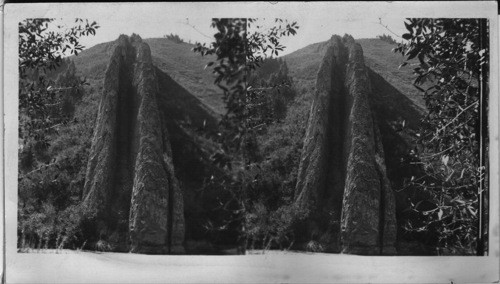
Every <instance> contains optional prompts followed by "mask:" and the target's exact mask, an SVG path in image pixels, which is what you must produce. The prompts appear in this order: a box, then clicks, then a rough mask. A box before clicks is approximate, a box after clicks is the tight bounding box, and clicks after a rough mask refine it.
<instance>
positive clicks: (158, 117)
mask: <svg viewBox="0 0 500 284" xmlns="http://www.w3.org/2000/svg"><path fill="white" fill-rule="evenodd" d="M158 96H159V89H158V79H157V75H156V69H155V67H154V66H153V64H152V61H151V51H150V48H149V46H148V45H147V44H146V43H144V42H142V39H141V38H140V37H139V36H137V35H132V36H131V37H130V38H129V37H127V36H125V35H121V36H120V37H119V38H118V40H117V44H116V45H115V49H114V51H113V54H112V56H111V59H110V63H109V65H108V68H107V70H106V75H105V79H104V90H103V94H102V97H101V101H100V104H99V110H98V116H97V120H96V127H95V130H94V136H93V138H92V146H91V150H90V156H89V162H88V166H87V173H86V179H85V186H84V196H85V203H86V204H87V205H88V206H89V207H90V208H91V209H94V210H95V212H96V214H97V216H96V220H97V222H96V226H97V232H96V234H97V235H98V236H97V237H98V238H99V239H102V240H106V241H107V242H108V243H110V244H111V245H112V246H113V247H114V250H116V251H131V252H138V253H183V252H184V248H183V242H184V225H185V224H184V204H183V194H182V191H181V189H180V188H179V184H178V181H177V179H176V177H175V175H174V166H173V162H172V151H171V146H170V141H169V135H168V131H167V127H166V122H165V114H164V113H163V112H162V110H161V108H160V107H159V97H158Z"/></svg>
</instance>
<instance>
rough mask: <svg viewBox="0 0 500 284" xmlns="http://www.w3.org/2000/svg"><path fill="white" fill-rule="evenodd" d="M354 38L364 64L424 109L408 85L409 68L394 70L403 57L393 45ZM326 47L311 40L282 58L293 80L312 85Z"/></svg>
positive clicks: (375, 40)
mask: <svg viewBox="0 0 500 284" xmlns="http://www.w3.org/2000/svg"><path fill="white" fill-rule="evenodd" d="M356 41H357V42H358V43H359V44H361V47H362V48H363V54H364V56H365V62H366V66H367V67H369V68H370V69H371V70H373V71H375V72H376V73H378V74H379V75H380V76H382V77H383V78H384V79H385V80H386V81H387V82H389V83H390V84H391V85H393V86H394V87H395V88H396V89H397V90H398V91H399V92H401V93H402V94H403V95H405V96H406V97H407V98H409V99H410V100H411V101H412V102H413V103H414V104H415V105H416V106H418V107H419V108H424V102H423V98H422V95H421V94H420V93H419V91H418V90H417V89H416V88H415V87H413V86H412V82H413V80H412V77H413V76H412V74H411V69H410V68H409V67H403V68H401V69H398V66H399V65H400V64H401V63H402V61H403V59H402V57H401V55H399V54H396V53H393V52H392V51H391V49H392V48H394V47H395V45H392V44H389V43H387V42H385V41H382V40H380V39H357V40H356ZM326 46H327V42H319V43H314V44H311V45H308V46H306V47H304V48H302V49H299V50H297V51H295V52H293V53H290V54H288V55H285V56H284V57H283V58H284V59H285V60H286V62H287V64H288V66H289V67H290V72H291V75H292V76H293V77H294V79H297V82H298V83H300V84H302V85H306V86H314V81H315V80H316V74H317V72H318V69H319V65H320V62H321V59H322V58H323V56H324V54H325V51H326Z"/></svg>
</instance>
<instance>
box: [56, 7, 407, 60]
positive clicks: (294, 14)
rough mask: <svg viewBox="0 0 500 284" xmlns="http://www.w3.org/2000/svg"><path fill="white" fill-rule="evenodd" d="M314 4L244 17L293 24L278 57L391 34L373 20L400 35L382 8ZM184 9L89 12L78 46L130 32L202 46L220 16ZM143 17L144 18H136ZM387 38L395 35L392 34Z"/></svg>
mask: <svg viewBox="0 0 500 284" xmlns="http://www.w3.org/2000/svg"><path fill="white" fill-rule="evenodd" d="M157 4H159V3H157ZM316 4H317V5H314V6H313V5H308V6H306V7H307V8H306V9H297V8H290V9H289V10H288V11H281V13H273V14H269V15H267V14H266V13H265V12H262V13H259V14H256V15H255V14H249V15H248V16H252V17H255V16H258V18H259V19H260V23H261V24H262V23H263V24H264V25H266V23H268V22H269V21H271V22H272V20H273V19H274V18H276V17H279V18H282V19H287V20H288V21H290V22H293V21H296V22H297V23H298V25H299V29H298V33H297V34H296V35H295V36H291V37H289V38H284V39H283V40H282V42H281V43H282V44H284V45H285V46H286V49H285V51H284V52H283V53H282V54H281V55H284V54H287V53H290V52H293V51H295V50H298V49H300V48H302V47H305V46H307V45H309V44H312V43H316V42H321V41H325V40H328V39H329V38H330V37H331V36H332V35H333V34H339V35H343V34H345V33H347V34H351V35H352V36H353V37H354V38H375V37H376V36H377V35H382V34H384V33H385V34H391V32H390V31H388V30H387V28H385V27H383V26H382V25H381V24H380V23H379V18H381V19H382V22H383V24H384V25H387V26H388V28H389V29H390V30H391V31H393V32H394V33H396V34H398V35H401V34H402V33H404V30H405V28H404V24H403V22H404V17H401V16H398V15H399V14H395V13H392V12H390V11H388V10H386V9H378V11H373V13H368V14H366V13H359V12H353V11H352V10H353V9H352V6H353V5H350V6H346V7H345V8H344V9H342V7H339V8H340V9H332V8H331V6H324V7H322V5H320V4H318V3H316ZM268 5H269V4H268ZM278 5H281V4H278ZM282 7H283V8H288V7H289V6H285V5H283V6H282ZM186 8H187V7H185V6H184V7H180V8H179V13H175V12H174V11H172V10H175V9H172V6H170V5H154V7H153V8H152V7H148V6H137V8H136V9H134V8H132V9H130V6H129V7H128V8H127V7H116V9H111V10H112V12H111V13H108V14H106V15H101V14H100V13H95V14H91V15H89V16H88V17H86V19H88V20H89V21H97V22H98V23H99V25H100V28H99V29H98V30H97V34H96V35H95V36H88V37H83V38H81V44H82V45H84V46H85V47H86V48H89V47H91V46H94V45H96V44H98V43H102V42H109V41H113V40H115V39H117V38H118V36H119V35H120V34H127V35H130V34H132V33H136V34H139V35H140V36H141V37H142V38H152V37H162V36H164V35H165V34H170V33H174V34H178V35H179V36H180V37H181V38H182V39H184V40H185V41H186V42H187V41H191V42H193V43H194V42H208V41H209V40H210V38H212V37H213V34H214V30H213V29H211V28H210V22H211V18H212V17H219V16H221V15H218V14H209V13H205V11H204V10H203V9H200V8H197V7H196V6H193V7H191V9H189V8H188V9H186ZM250 10H251V9H250ZM232 11H233V10H232ZM284 12H286V13H284ZM146 13H147V15H146V16H140V15H141V14H146ZM227 15H228V14H223V15H222V16H225V17H227ZM394 15H396V16H394ZM236 16H240V15H236ZM244 16H247V15H244ZM59 21H61V22H62V23H66V24H68V25H69V26H71V25H73V24H74V18H72V17H65V18H62V19H60V20H59ZM267 26H268V25H267ZM391 35H392V36H393V37H395V35H394V34H391Z"/></svg>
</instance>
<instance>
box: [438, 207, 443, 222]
mask: <svg viewBox="0 0 500 284" xmlns="http://www.w3.org/2000/svg"><path fill="white" fill-rule="evenodd" d="M442 218H443V209H439V212H438V220H441V219H442Z"/></svg>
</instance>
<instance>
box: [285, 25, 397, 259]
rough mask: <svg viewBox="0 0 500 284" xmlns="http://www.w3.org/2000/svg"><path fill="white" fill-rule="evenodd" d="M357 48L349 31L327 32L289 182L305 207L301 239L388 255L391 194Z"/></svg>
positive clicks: (392, 248) (329, 247)
mask: <svg viewBox="0 0 500 284" xmlns="http://www.w3.org/2000/svg"><path fill="white" fill-rule="evenodd" d="M371 95H372V90H371V86H370V79H369V75H368V71H367V68H366V67H365V65H364V58H363V51H362V48H361V46H360V45H359V44H357V43H355V42H354V39H353V38H352V37H351V36H348V35H346V36H344V38H341V37H339V36H333V37H332V38H331V40H330V42H329V45H328V49H327V51H326V54H325V56H324V59H323V62H322V64H321V66H320V69H319V72H318V78H317V82H316V94H315V98H314V102H313V104H312V106H311V110H310V115H309V121H308V126H307V130H306V136H305V140H304V146H303V150H302V153H303V154H302V157H301V161H300V165H299V172H298V178H297V186H296V200H295V202H296V205H297V206H298V207H299V208H300V209H303V210H306V211H308V212H309V215H308V219H307V220H306V222H305V224H304V226H302V228H301V230H302V231H301V232H300V234H302V235H303V240H302V241H308V240H315V241H319V242H321V243H325V244H327V247H326V250H327V251H331V252H339V251H342V252H344V253H356V254H394V253H395V242H396V217H395V201H394V194H393V192H392V190H391V186H390V182H389V180H388V178H387V175H386V168H385V157H384V150H383V145H382V142H381V141H382V140H381V135H380V131H379V129H378V125H377V122H376V120H377V118H376V117H375V114H374V113H373V112H372V110H371V105H370V96H371Z"/></svg>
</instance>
